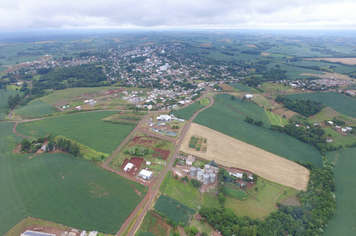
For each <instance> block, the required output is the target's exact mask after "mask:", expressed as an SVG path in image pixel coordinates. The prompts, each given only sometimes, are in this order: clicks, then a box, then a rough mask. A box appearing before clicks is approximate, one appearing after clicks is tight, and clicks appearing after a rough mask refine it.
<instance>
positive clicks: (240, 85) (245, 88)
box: [229, 83, 251, 92]
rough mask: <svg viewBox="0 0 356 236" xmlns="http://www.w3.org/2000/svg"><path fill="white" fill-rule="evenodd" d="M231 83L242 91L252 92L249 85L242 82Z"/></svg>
mask: <svg viewBox="0 0 356 236" xmlns="http://www.w3.org/2000/svg"><path fill="white" fill-rule="evenodd" d="M229 85H230V86H232V87H234V88H235V89H237V90H239V91H242V92H251V89H250V88H249V87H247V86H245V85H243V84H240V83H230V84H229Z"/></svg>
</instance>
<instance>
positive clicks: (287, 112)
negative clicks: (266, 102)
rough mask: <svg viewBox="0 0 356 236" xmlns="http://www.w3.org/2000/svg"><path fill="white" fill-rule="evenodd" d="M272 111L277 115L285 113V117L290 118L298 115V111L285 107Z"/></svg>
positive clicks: (281, 115)
mask: <svg viewBox="0 0 356 236" xmlns="http://www.w3.org/2000/svg"><path fill="white" fill-rule="evenodd" d="M286 110H287V111H286ZM272 112H273V113H275V114H277V115H279V116H280V117H283V115H285V116H286V118H287V119H290V118H292V117H293V116H294V115H298V113H296V112H294V111H291V110H288V109H287V108H278V109H274V110H273V111H272Z"/></svg>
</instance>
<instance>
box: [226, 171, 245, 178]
mask: <svg viewBox="0 0 356 236" xmlns="http://www.w3.org/2000/svg"><path fill="white" fill-rule="evenodd" d="M229 174H230V175H232V176H235V177H236V178H238V179H242V174H241V173H231V172H229Z"/></svg>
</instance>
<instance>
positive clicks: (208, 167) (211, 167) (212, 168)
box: [204, 160, 219, 173]
mask: <svg viewBox="0 0 356 236" xmlns="http://www.w3.org/2000/svg"><path fill="white" fill-rule="evenodd" d="M204 170H205V172H207V173H218V171H219V167H218V165H217V164H216V163H215V161H214V160H213V161H212V162H210V163H208V164H205V166H204Z"/></svg>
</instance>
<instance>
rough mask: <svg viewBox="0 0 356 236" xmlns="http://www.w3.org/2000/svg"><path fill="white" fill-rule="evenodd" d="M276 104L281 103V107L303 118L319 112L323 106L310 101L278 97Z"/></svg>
mask: <svg viewBox="0 0 356 236" xmlns="http://www.w3.org/2000/svg"><path fill="white" fill-rule="evenodd" d="M276 102H278V103H283V106H284V107H286V108H288V109H290V110H292V111H295V112H297V113H299V114H301V115H303V116H306V117H308V116H311V115H314V114H316V113H318V112H320V111H321V109H323V108H324V107H325V106H324V105H323V104H322V103H321V102H314V101H310V100H299V99H297V100H295V101H293V100H291V99H289V98H287V97H284V96H281V95H278V96H277V98H276Z"/></svg>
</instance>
